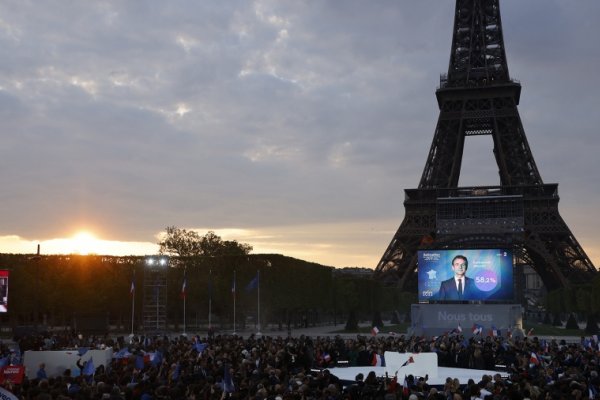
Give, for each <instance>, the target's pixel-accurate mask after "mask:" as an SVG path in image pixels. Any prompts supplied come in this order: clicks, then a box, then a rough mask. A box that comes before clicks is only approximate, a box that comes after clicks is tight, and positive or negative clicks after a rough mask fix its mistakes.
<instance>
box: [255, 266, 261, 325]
mask: <svg viewBox="0 0 600 400" xmlns="http://www.w3.org/2000/svg"><path fill="white" fill-rule="evenodd" d="M256 277H257V289H258V290H257V291H256V293H257V304H258V306H257V308H258V324H257V326H256V327H257V330H258V332H257V335H260V334H261V333H260V270H258V271H256Z"/></svg>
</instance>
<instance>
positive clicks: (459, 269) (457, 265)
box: [452, 258, 467, 278]
mask: <svg viewBox="0 0 600 400" xmlns="http://www.w3.org/2000/svg"><path fill="white" fill-rule="evenodd" d="M452 271H454V275H455V276H456V277H457V278H462V277H463V276H465V273H466V272H467V262H466V261H465V260H464V259H462V258H457V259H455V260H454V261H453V262H452Z"/></svg>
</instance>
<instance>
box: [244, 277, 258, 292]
mask: <svg viewBox="0 0 600 400" xmlns="http://www.w3.org/2000/svg"><path fill="white" fill-rule="evenodd" d="M257 287H258V273H257V274H256V276H255V277H254V278H252V280H251V281H250V282H249V283H248V285H246V291H247V292H249V291H251V290H254V289H256V288H257Z"/></svg>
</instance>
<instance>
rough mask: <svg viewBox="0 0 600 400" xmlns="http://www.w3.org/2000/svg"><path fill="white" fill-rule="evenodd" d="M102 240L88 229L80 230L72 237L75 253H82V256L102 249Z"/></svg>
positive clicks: (96, 252)
mask: <svg viewBox="0 0 600 400" xmlns="http://www.w3.org/2000/svg"><path fill="white" fill-rule="evenodd" d="M100 242H101V241H100V240H98V239H96V237H95V236H94V235H93V234H91V233H90V232H87V231H81V232H78V233H77V234H76V235H75V236H73V238H72V239H71V245H72V250H71V252H72V253H74V254H81V255H82V256H85V255H88V254H98V250H100V247H101V246H100Z"/></svg>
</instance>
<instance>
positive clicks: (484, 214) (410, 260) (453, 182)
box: [375, 0, 598, 291]
mask: <svg viewBox="0 0 600 400" xmlns="http://www.w3.org/2000/svg"><path fill="white" fill-rule="evenodd" d="M520 94H521V85H520V83H519V82H516V81H514V80H512V79H511V78H510V75H509V71H508V64H507V59H506V52H505V47H504V39H503V34H502V20H501V18H500V6H499V0H457V1H456V8H455V15H454V28H453V37H452V48H451V51H450V63H449V67H448V72H447V74H444V75H442V76H441V79H440V87H439V88H438V89H437V91H436V98H437V102H438V106H439V110H440V114H439V118H438V122H437V126H436V128H435V132H434V136H433V142H432V144H431V149H430V150H429V155H428V157H427V161H426V163H425V168H424V169H423V174H422V176H421V180H420V182H419V186H418V188H417V189H406V190H405V200H404V207H405V216H404V220H403V221H402V224H401V225H400V227H399V228H398V230H397V232H396V234H395V235H394V237H393V238H392V241H391V243H390V244H389V246H388V248H387V249H386V251H385V253H384V254H383V256H382V258H381V260H380V262H379V264H378V265H377V268H376V270H375V276H376V277H377V278H378V279H381V280H383V281H385V282H388V283H392V284H395V285H397V287H398V288H399V289H400V290H406V291H409V290H414V288H416V287H417V255H418V251H419V250H427V249H478V248H479V249H484V248H509V249H511V250H512V251H513V254H514V262H515V265H516V266H520V265H521V266H522V265H529V266H531V267H532V268H533V269H534V270H535V271H536V272H537V273H538V275H540V277H541V279H542V281H543V283H544V286H545V287H546V288H547V289H548V290H554V289H558V288H563V287H567V286H569V285H571V284H577V283H583V282H587V281H589V279H591V278H593V277H594V276H596V275H597V274H598V271H597V270H596V268H595V267H594V265H593V264H592V262H591V261H590V259H589V257H588V256H587V255H586V253H585V251H584V250H583V248H582V247H581V246H580V245H579V243H578V242H577V240H576V239H575V236H573V234H572V233H571V231H570V229H569V227H568V226H567V224H566V223H565V222H564V221H563V219H562V218H561V216H560V214H559V211H558V202H559V196H558V184H556V183H544V182H543V180H542V177H541V175H540V172H539V170H538V168H537V166H536V163H535V160H534V158H533V155H532V152H531V149H530V147H529V143H528V142H527V137H526V136H525V131H524V129H523V125H522V123H521V118H520V116H519V111H518V108H517V106H518V104H519V99H520ZM475 135H491V136H492V139H493V145H494V151H493V154H494V156H495V159H496V163H497V165H498V172H499V175H500V185H499V186H477V187H458V182H459V176H460V172H461V162H462V156H463V149H464V144H465V138H467V137H468V136H475Z"/></svg>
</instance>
